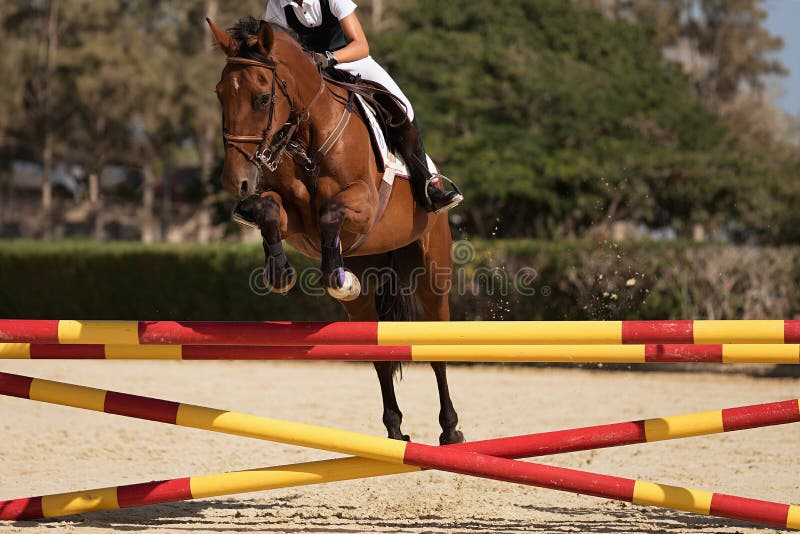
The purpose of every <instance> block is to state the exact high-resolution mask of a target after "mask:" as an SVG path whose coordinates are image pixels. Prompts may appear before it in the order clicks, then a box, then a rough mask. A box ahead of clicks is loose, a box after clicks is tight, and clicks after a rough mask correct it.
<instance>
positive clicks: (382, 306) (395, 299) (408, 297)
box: [375, 252, 416, 380]
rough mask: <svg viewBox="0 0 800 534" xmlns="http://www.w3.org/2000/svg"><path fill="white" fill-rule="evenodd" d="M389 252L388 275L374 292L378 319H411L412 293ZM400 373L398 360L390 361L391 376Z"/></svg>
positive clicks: (395, 259) (395, 260)
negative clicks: (405, 284)
mask: <svg viewBox="0 0 800 534" xmlns="http://www.w3.org/2000/svg"><path fill="white" fill-rule="evenodd" d="M389 254H390V262H389V263H390V269H389V272H390V275H389V278H388V279H386V280H385V281H384V283H383V285H381V286H380V287H379V288H378V289H377V290H376V292H375V309H377V310H378V320H379V321H413V320H414V318H415V316H416V308H415V306H414V304H415V303H414V294H413V292H412V291H411V288H409V287H404V286H402V284H401V281H400V277H399V276H398V274H397V273H398V268H399V265H398V262H397V257H396V255H395V254H394V253H391V252H390V253H389ZM397 373H400V379H401V380H402V379H403V368H402V366H401V363H400V362H392V376H395V375H396V374H397Z"/></svg>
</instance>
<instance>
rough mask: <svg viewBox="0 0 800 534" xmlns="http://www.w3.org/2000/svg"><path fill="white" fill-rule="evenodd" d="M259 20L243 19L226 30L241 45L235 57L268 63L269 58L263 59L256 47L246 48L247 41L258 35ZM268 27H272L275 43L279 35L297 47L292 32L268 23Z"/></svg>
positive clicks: (252, 18)
mask: <svg viewBox="0 0 800 534" xmlns="http://www.w3.org/2000/svg"><path fill="white" fill-rule="evenodd" d="M261 22H262V21H261V20H259V19H257V18H254V17H249V16H248V17H244V18H241V19H239V20H238V22H236V24H234V25H233V27H231V28H229V29H228V34H229V35H230V36H231V37H233V38H234V39H236V40H237V41H239V42H240V43H242V45H241V46H240V47H239V50H238V52H237V53H236V56H237V57H241V58H245V59H255V60H257V61H269V58H266V57H264V54H262V53H260V52H259V51H258V47H256V46H248V45H247V41H248V40H249V39H250V38H251V37H256V36H257V35H258V29H259V28H260V26H261ZM269 25H270V27H272V31H273V33H274V34H275V41H276V42H277V41H278V40H279V39H280V37H279V36H280V35H281V34H283V35H284V36H285V37H288V38H289V39H286V40H288V41H291V42H293V43H295V44H297V46H298V47H299V43H298V42H297V38H296V37H295V35H294V32H289V31H287V30H286V29H285V28H282V27H281V26H278V25H277V24H274V23H272V22H270V23H269Z"/></svg>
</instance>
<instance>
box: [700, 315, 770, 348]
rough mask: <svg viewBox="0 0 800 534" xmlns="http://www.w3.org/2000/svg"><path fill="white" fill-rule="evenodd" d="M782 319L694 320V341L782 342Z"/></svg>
mask: <svg viewBox="0 0 800 534" xmlns="http://www.w3.org/2000/svg"><path fill="white" fill-rule="evenodd" d="M783 325H784V323H783V321H755V320H749V321H694V326H693V329H694V342H695V343H723V344H724V343H783V340H784V337H783Z"/></svg>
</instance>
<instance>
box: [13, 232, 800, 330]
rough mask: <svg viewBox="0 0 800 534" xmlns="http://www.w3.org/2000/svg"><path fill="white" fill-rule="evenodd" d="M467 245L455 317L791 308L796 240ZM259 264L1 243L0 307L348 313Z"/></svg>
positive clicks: (287, 315) (216, 316) (270, 315)
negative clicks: (786, 243) (264, 289)
mask: <svg viewBox="0 0 800 534" xmlns="http://www.w3.org/2000/svg"><path fill="white" fill-rule="evenodd" d="M471 245H472V246H474V254H472V253H470V254H467V255H466V256H460V255H459V256H458V257H461V258H463V257H471V260H470V261H467V262H465V263H460V264H459V263H458V262H457V264H456V267H457V269H456V275H455V276H454V286H453V291H452V292H451V299H450V300H451V303H452V309H453V319H454V320H477V319H491V320H579V319H656V318H657V319H666V318H687V317H692V318H698V319H702V318H711V319H734V318H736V319H742V318H745V319H764V318H769V319H784V318H797V317H800V305H799V304H798V303H800V287H799V286H798V285H797V283H796V280H797V279H798V277H800V247H783V248H761V249H755V248H748V247H733V246H723V245H702V246H697V245H695V244H691V243H686V242H629V243H625V244H624V245H616V244H610V243H596V242H592V241H586V240H581V241H564V242H561V243H553V242H543V241H531V240H493V241H477V242H473V243H471ZM461 246H462V247H463V246H465V245H464V244H463V243H462V244H461ZM462 250H463V249H462ZM290 260H291V261H292V263H293V264H294V265H295V266H296V267H297V268H298V272H300V273H303V272H304V269H306V268H308V267H312V266H314V263H313V262H312V261H311V260H309V259H307V258H304V257H302V256H299V255H298V254H296V253H291V251H290ZM262 266H263V253H262V251H261V247H260V246H258V245H248V246H241V245H236V246H234V245H213V246H212V245H206V246H200V245H192V246H187V245H183V246H175V245H169V246H166V245H150V246H145V245H141V244H132V243H113V244H97V243H92V242H71V241H65V242H60V243H59V242H49V243H42V242H13V241H12V242H9V241H6V242H2V243H0V273H2V277H0V280H2V282H3V283H2V286H0V317H6V318H15V317H18V318H46V319H63V318H76V319H120V320H123V319H125V320H139V319H147V320H150V319H153V320H155V319H164V320H167V319H169V320H190V319H193V320H284V321H285V320H337V319H344V318H345V315H344V313H343V311H342V309H341V307H340V306H339V305H338V304H337V303H336V302H334V301H333V300H332V299H331V298H329V297H327V296H311V295H307V294H303V292H301V291H300V287H301V285H300V284H298V286H297V287H296V288H295V289H294V290H293V291H292V292H291V293H290V294H289V295H288V296H280V295H269V296H260V295H258V294H256V293H254V292H253V291H251V289H250V283H251V280H252V278H251V277H256V278H257V276H258V269H259V268H260V267H262ZM301 278H302V276H301ZM504 280H505V281H506V282H507V283H504V282H503V281H504ZM165 287H168V288H170V291H166V292H165V291H164V288H165ZM309 287H311V288H313V289H317V290H318V289H319V288H317V286H315V285H313V284H312V285H310V286H309ZM504 288H505V289H504ZM321 293H322V294H324V292H321Z"/></svg>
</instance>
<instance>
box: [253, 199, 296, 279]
mask: <svg viewBox="0 0 800 534" xmlns="http://www.w3.org/2000/svg"><path fill="white" fill-rule="evenodd" d="M253 214H254V219H255V222H256V224H257V225H258V228H259V230H260V231H261V244H262V246H263V247H264V263H265V265H264V286H265V287H266V289H267V290H268V291H270V292H273V293H286V292H288V291H289V290H290V289H292V288H293V287H294V285H295V283H296V282H297V272H296V271H295V269H294V267H292V265H291V264H290V263H289V258H287V257H286V251H284V249H283V233H284V232H286V227H287V218H286V212H285V211H284V210H283V205H282V203H281V198H280V196H278V194H277V193H274V192H267V193H264V194H262V195H261V198H259V199H258V201H257V202H256V205H255V209H254V213H253Z"/></svg>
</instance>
